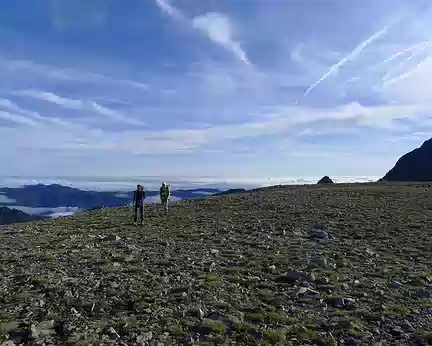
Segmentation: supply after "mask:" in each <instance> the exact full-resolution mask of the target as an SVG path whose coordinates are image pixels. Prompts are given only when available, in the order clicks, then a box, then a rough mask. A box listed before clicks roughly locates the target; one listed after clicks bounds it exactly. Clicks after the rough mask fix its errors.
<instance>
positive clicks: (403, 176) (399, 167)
mask: <svg viewBox="0 0 432 346" xmlns="http://www.w3.org/2000/svg"><path fill="white" fill-rule="evenodd" d="M380 181H432V138H431V139H429V140H427V141H425V142H424V143H423V144H422V146H421V147H420V148H417V149H414V150H412V151H410V152H409V153H407V154H405V155H403V156H401V157H400V158H399V160H398V161H397V162H396V164H395V166H394V167H393V168H392V169H391V170H390V171H389V172H388V173H387V174H386V175H385V176H384V177H383V178H382V179H380Z"/></svg>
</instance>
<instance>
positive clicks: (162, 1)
mask: <svg viewBox="0 0 432 346" xmlns="http://www.w3.org/2000/svg"><path fill="white" fill-rule="evenodd" d="M156 5H157V6H158V7H159V8H160V9H161V10H162V11H163V12H164V13H166V14H167V15H169V16H170V17H172V18H174V19H176V20H180V21H185V20H186V18H185V16H184V15H183V13H182V12H181V11H180V10H178V9H177V8H175V7H174V6H173V5H171V3H170V2H169V1H168V0H156Z"/></svg>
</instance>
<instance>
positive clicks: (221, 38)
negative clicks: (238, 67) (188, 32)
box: [156, 0, 250, 65]
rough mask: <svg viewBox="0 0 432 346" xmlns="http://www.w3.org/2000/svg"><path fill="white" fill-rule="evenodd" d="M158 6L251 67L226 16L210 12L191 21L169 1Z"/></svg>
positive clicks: (162, 1) (166, 0) (159, 3)
mask: <svg viewBox="0 0 432 346" xmlns="http://www.w3.org/2000/svg"><path fill="white" fill-rule="evenodd" d="M156 5H157V6H158V7H159V8H160V9H161V10H162V11H163V12H164V13H165V14H167V15H168V16H169V17H171V18H173V19H174V20H178V21H180V22H183V23H186V24H188V25H191V26H192V27H193V28H194V29H196V30H198V31H200V32H201V33H202V34H204V35H205V36H206V37H208V38H209V39H210V40H211V41H212V42H214V43H216V44H217V45H219V46H221V47H223V48H224V49H225V50H227V51H228V52H230V53H231V54H234V56H235V57H236V58H237V59H239V60H240V61H242V62H243V63H245V64H247V65H250V61H249V59H248V57H247V54H246V52H245V51H244V50H243V48H242V47H241V44H240V42H238V41H237V40H235V39H234V32H233V31H234V30H233V26H232V23H231V21H230V20H229V18H228V17H227V16H226V15H225V14H223V13H218V12H208V13H205V14H202V15H199V16H196V17H195V18H193V19H192V20H189V19H188V18H187V17H186V16H185V15H184V14H183V12H181V11H180V10H179V9H178V8H176V7H174V6H173V5H172V4H171V3H170V2H169V1H168V0H156Z"/></svg>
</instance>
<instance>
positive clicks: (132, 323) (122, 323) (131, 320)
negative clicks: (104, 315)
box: [114, 315, 137, 330]
mask: <svg viewBox="0 0 432 346" xmlns="http://www.w3.org/2000/svg"><path fill="white" fill-rule="evenodd" d="M136 327H137V319H136V316H135V315H131V316H129V317H125V318H121V319H119V320H117V321H116V322H115V325H114V328H115V329H116V330H133V329H134V328H136Z"/></svg>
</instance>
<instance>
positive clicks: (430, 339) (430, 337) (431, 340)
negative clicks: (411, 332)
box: [422, 332, 432, 345]
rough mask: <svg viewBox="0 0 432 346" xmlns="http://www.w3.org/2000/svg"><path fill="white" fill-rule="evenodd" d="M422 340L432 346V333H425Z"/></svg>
mask: <svg viewBox="0 0 432 346" xmlns="http://www.w3.org/2000/svg"><path fill="white" fill-rule="evenodd" d="M422 338H423V340H424V341H425V342H426V343H427V344H429V345H432V332H427V333H424V334H423V335H422Z"/></svg>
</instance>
